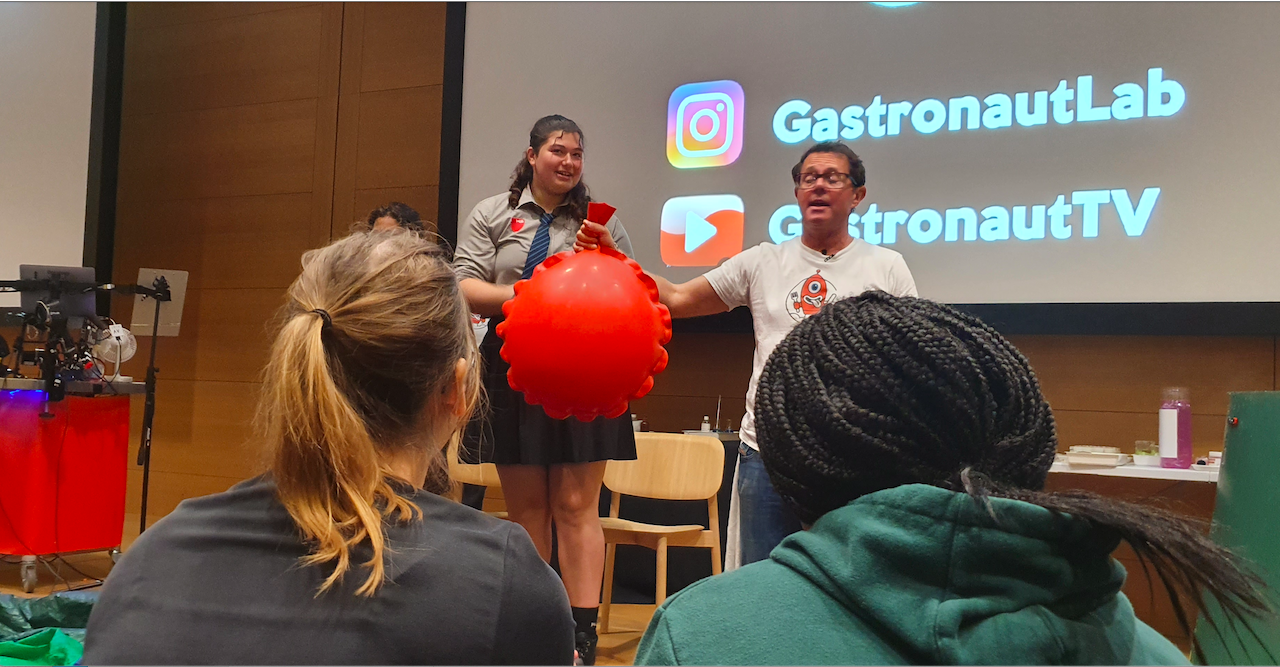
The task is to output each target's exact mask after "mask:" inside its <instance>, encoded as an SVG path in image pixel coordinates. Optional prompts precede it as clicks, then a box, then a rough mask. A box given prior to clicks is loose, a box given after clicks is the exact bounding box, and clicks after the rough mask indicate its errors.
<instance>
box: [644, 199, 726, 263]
mask: <svg viewBox="0 0 1280 667" xmlns="http://www.w3.org/2000/svg"><path fill="white" fill-rule="evenodd" d="M743 210H744V209H743V205H742V199H741V198H739V197H738V196H736V195H695V196H692V197H673V198H671V199H668V200H667V203H665V204H663V205H662V224H661V228H660V229H661V231H660V236H661V238H660V241H661V243H660V246H661V250H662V261H663V262H664V263H665V264H666V265H667V266H716V265H717V264H719V263H720V262H721V261H722V260H725V259H728V258H730V257H733V256H734V255H736V254H738V253H740V252H742V233H743V226H744V216H743Z"/></svg>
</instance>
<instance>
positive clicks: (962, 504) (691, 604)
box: [635, 484, 1187, 665]
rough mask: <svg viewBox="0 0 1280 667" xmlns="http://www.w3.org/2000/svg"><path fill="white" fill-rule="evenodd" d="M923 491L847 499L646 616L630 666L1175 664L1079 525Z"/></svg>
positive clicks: (1016, 505) (1120, 572)
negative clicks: (989, 510) (767, 551)
mask: <svg viewBox="0 0 1280 667" xmlns="http://www.w3.org/2000/svg"><path fill="white" fill-rule="evenodd" d="M991 502H992V505H993V508H994V510H995V512H996V514H997V515H998V516H999V517H1000V525H999V526H997V525H996V524H995V523H994V522H993V521H992V519H991V518H990V516H988V515H987V514H986V512H985V511H984V510H983V509H982V508H981V507H979V506H978V505H977V504H976V503H975V502H974V501H973V499H971V498H970V497H968V496H966V495H964V494H958V493H953V492H950V491H946V490H943V489H939V488H936V487H932V486H926V485H920V484H915V485H908V486H900V487H896V488H893V489H888V490H885V491H881V492H878V493H874V494H871V495H868V496H864V497H862V498H859V499H858V500H856V501H854V502H852V503H850V504H849V505H847V506H845V507H843V508H841V509H839V510H836V511H833V512H829V513H827V514H826V515H825V516H823V517H822V518H821V519H819V520H818V522H817V523H816V524H814V525H813V527H812V528H811V529H810V530H808V531H804V532H801V533H797V534H795V535H792V536H791V537H788V538H787V539H786V540H784V541H783V543H782V544H781V545H779V547H778V548H777V549H775V550H774V551H773V553H772V554H771V556H770V558H769V560H766V561H763V562H760V563H754V564H752V565H748V566H746V567H743V568H740V569H738V570H736V571H734V572H730V573H727V574H724V575H721V576H717V577H710V578H708V579H704V580H702V581H699V582H697V583H696V584H693V585H692V586H689V587H686V588H685V589H684V590H682V591H680V592H679V593H677V594H675V595H673V596H671V597H670V598H669V599H667V601H666V602H665V603H664V604H663V605H662V606H661V607H660V608H659V609H658V611H657V612H656V613H655V614H654V616H653V620H652V621H651V622H650V623H649V627H648V629H647V630H646V631H645V635H644V638H643V639H642V640H641V642H640V647H639V650H638V651H637V653H636V663H635V664H637V665H675V664H685V665H696V664H708V665H709V664H721V665H806V664H829V665H839V664H1007V665H1017V664H1021V665H1030V664H1097V665H1121V664H1149V665H1155V664H1170V665H1172V664H1178V665H1185V664H1187V660H1186V658H1185V656H1183V654H1182V653H1181V652H1180V651H1179V650H1178V649H1177V648H1176V647H1175V646H1174V645H1173V644H1172V643H1170V642H1169V641H1168V640H1167V639H1165V638H1164V637H1162V636H1160V635H1159V634H1158V633H1156V632H1155V631H1154V630H1152V629H1151V628H1150V627H1149V626H1147V625H1146V624H1145V623H1142V622H1141V621H1139V620H1138V619H1137V618H1135V617H1134V615H1133V607H1132V606H1131V605H1130V604H1129V600H1128V599H1127V598H1126V597H1125V596H1124V594H1122V593H1120V587H1121V585H1122V584H1123V583H1124V577H1125V571H1124V568H1123V567H1122V566H1121V565H1120V564H1119V563H1118V562H1116V561H1115V560H1113V559H1112V558H1111V555H1110V554H1111V552H1112V551H1113V550H1114V549H1115V547H1116V546H1117V544H1118V542H1117V540H1116V539H1105V538H1102V537H1101V536H1099V534H1098V533H1097V532H1096V531H1094V530H1092V529H1091V528H1090V526H1089V525H1088V524H1087V523H1086V522H1084V521H1082V520H1077V519H1072V518H1069V517H1061V516H1054V515H1053V514H1052V513H1051V512H1049V511H1048V510H1045V509H1043V508H1040V507H1037V506H1035V505H1031V504H1028V503H1022V502H1017V501H1010V500H1003V499H992V501H991Z"/></svg>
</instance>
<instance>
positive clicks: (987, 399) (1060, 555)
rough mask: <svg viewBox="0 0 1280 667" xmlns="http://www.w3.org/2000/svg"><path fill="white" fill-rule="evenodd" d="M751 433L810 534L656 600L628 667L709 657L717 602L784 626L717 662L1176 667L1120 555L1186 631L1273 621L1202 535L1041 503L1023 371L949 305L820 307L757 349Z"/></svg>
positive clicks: (1124, 513) (1141, 513)
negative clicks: (1262, 618) (761, 357)
mask: <svg viewBox="0 0 1280 667" xmlns="http://www.w3.org/2000/svg"><path fill="white" fill-rule="evenodd" d="M756 418H757V424H758V434H757V437H758V439H759V443H760V452H761V456H762V457H763V459H764V464H765V468H766V470H767V471H768V473H769V476H770V478H771V480H772V482H773V485H774V487H775V488H776V489H777V491H778V494H779V495H780V496H781V497H782V499H783V502H785V503H786V504H787V505H788V506H789V507H790V508H791V510H792V511H794V512H795V514H796V515H797V516H798V517H799V518H800V520H801V521H802V522H803V523H804V524H805V526H806V527H807V528H808V530H806V531H804V532H801V533H797V534H795V535H792V536H791V537H789V538H787V539H786V540H785V541H784V542H783V543H782V545H781V546H779V547H778V548H777V549H775V550H774V551H773V552H772V554H771V555H770V558H769V559H768V560H766V561H763V562H761V563H760V564H758V565H756V566H753V567H747V568H743V569H742V570H740V571H738V572H733V573H730V574H728V575H725V576H723V577H717V578H715V579H717V580H718V581H715V582H714V583H712V582H711V581H708V582H707V584H705V585H700V586H698V587H691V588H690V589H686V591H688V593H687V594H686V593H684V592H682V593H681V594H677V595H676V596H674V597H673V598H671V599H669V600H668V602H667V604H666V605H665V606H664V607H663V608H662V609H661V610H660V611H659V613H658V614H657V615H655V617H654V622H653V624H651V626H650V629H649V632H648V633H646V636H645V639H644V641H643V642H642V645H641V648H640V652H639V654H638V655H637V662H636V664H646V663H647V664H655V663H664V661H667V660H669V658H668V657H665V656H667V655H668V654H669V655H676V654H679V656H680V660H681V661H682V662H688V663H689V664H696V663H698V662H699V660H700V659H702V658H700V655H701V654H700V653H698V652H699V651H701V650H703V649H702V644H706V643H707V642H705V641H703V642H701V643H699V642H698V641H690V640H686V639H685V637H691V636H692V635H693V634H694V632H693V627H694V626H696V625H698V624H713V623H715V622H716V621H717V618H715V617H714V612H713V611H712V610H714V609H715V608H717V606H719V605H722V604H723V603H725V602H726V601H728V600H733V601H734V604H736V605H739V606H740V607H746V608H753V609H755V613H756V614H757V615H763V616H766V617H769V618H773V619H778V618H790V619H793V620H792V621H791V622H788V623H786V624H785V626H778V625H776V624H775V625H774V626H771V627H772V628H773V631H772V632H770V633H762V634H764V635H765V636H763V637H759V638H754V637H746V638H743V637H742V636H741V635H743V634H744V633H727V634H732V635H734V637H735V638H734V639H727V640H725V641H724V642H721V643H715V642H712V643H713V644H715V646H713V647H710V648H709V649H708V650H711V649H714V650H716V651H719V652H718V653H717V655H718V656H719V657H718V658H717V661H718V662H722V663H724V664H773V663H775V662H778V661H785V660H784V658H786V657H790V658H791V662H792V663H798V662H805V663H809V662H812V663H814V664H849V663H850V662H852V663H864V664H870V663H877V664H881V663H883V664H892V663H904V662H905V663H925V664H948V663H951V664H965V663H986V664H998V663H1015V662H1016V663H1018V664H1073V663H1074V664H1185V657H1184V656H1183V654H1182V653H1181V652H1180V651H1179V650H1178V649H1177V648H1176V647H1175V646H1174V645H1173V644H1172V643H1170V642H1169V641H1168V640H1167V639H1165V638H1164V637H1161V636H1160V635H1159V634H1158V633H1156V632H1155V631H1154V630H1152V629H1151V628H1150V627H1149V626H1147V625H1146V624H1144V623H1142V622H1141V621H1139V620H1138V619H1137V618H1136V617H1135V615H1134V612H1133V608H1132V606H1131V605H1130V603H1129V601H1128V599H1127V598H1126V597H1125V596H1124V594H1123V593H1121V592H1120V589H1121V586H1122V585H1123V584H1124V580H1125V571H1124V568H1123V566H1121V565H1120V564H1119V563H1118V562H1116V561H1115V560H1113V559H1112V558H1111V553H1112V551H1114V549H1115V548H1116V546H1117V545H1118V544H1119V543H1120V542H1121V541H1122V540H1123V541H1125V542H1127V543H1128V544H1129V546H1130V547H1131V548H1132V549H1133V551H1134V552H1135V553H1136V554H1137V555H1138V557H1139V558H1140V559H1143V561H1144V562H1145V566H1146V567H1148V568H1150V569H1151V570H1154V572H1155V574H1156V576H1157V578H1159V579H1160V580H1161V581H1162V583H1163V584H1164V585H1165V588H1166V590H1168V591H1169V592H1170V594H1171V600H1172V603H1173V606H1174V609H1175V614H1176V615H1177V617H1178V621H1179V623H1180V625H1181V626H1182V629H1183V630H1184V631H1186V632H1187V635H1188V636H1191V632H1190V627H1189V626H1190V623H1189V619H1195V618H1196V614H1197V613H1199V612H1201V611H1203V605H1204V602H1203V601H1204V600H1205V599H1206V596H1212V597H1213V598H1214V599H1215V601H1216V602H1217V603H1218V605H1219V607H1220V608H1222V609H1223V610H1224V612H1225V614H1226V616H1227V618H1229V619H1231V621H1232V623H1233V624H1234V623H1237V622H1239V621H1240V620H1241V619H1242V618H1244V617H1245V616H1249V615H1259V614H1263V613H1268V612H1267V605H1266V603H1265V601H1264V600H1263V597H1262V595H1261V593H1260V592H1259V586H1260V580H1259V579H1258V578H1257V577H1256V576H1254V575H1252V574H1251V573H1249V572H1248V571H1247V570H1245V569H1244V568H1243V567H1242V563H1241V561H1240V560H1239V559H1237V558H1236V557H1235V556H1234V555H1233V554H1232V553H1231V552H1230V551H1228V550H1226V549H1224V548H1222V547H1221V546H1218V545H1217V544H1215V543H1214V542H1212V541H1210V540H1209V539H1208V538H1207V537H1206V536H1205V534H1204V532H1203V527H1202V526H1199V525H1197V524H1194V523H1192V522H1191V521H1188V520H1187V519H1185V518H1183V517H1180V516H1178V515H1175V514H1173V513H1170V512H1167V511H1164V510H1158V509H1153V508H1150V507H1146V506H1140V505H1134V504H1129V503H1124V502H1119V501H1115V500H1111V499H1106V498H1102V497H1099V496H1096V495H1092V494H1088V493H1084V492H1064V493H1049V492H1045V491H1044V490H1043V489H1044V485H1045V481H1046V478H1047V475H1048V472H1049V467H1050V466H1051V465H1052V463H1053V458H1054V453H1055V451H1056V449H1057V435H1056V432H1055V428H1054V421H1053V414H1052V412H1051V411H1050V409H1049V404H1048V402H1047V401H1046V400H1045V398H1044V396H1043V394H1042V393H1041V391H1040V385H1039V382H1038V380H1037V379H1036V375H1035V373H1034V372H1033V371H1032V369H1031V366H1030V364H1028V362H1027V360H1026V358H1025V357H1023V356H1022V354H1021V353H1020V352H1018V350H1017V349H1016V348H1014V346H1013V345H1012V344H1011V343H1009V341H1008V340H1006V339H1005V338H1004V337H1002V336H1001V335H1000V334H999V333H997V332H996V331H995V330H994V329H992V328H991V327H989V326H987V325H986V324H984V323H983V322H981V321H980V320H978V319H977V318H974V317H972V316H969V315H966V314H964V313H961V312H959V311H957V310H955V309H952V308H950V307H947V306H943V305H940V304H936V303H933V302H930V301H926V300H923V299H917V298H911V297H894V296H890V295H888V294H885V293H883V292H867V293H865V294H863V295H861V296H857V297H853V298H849V299H845V300H842V301H838V302H836V303H834V304H831V305H829V306H827V307H825V308H823V309H822V310H821V311H820V312H819V313H817V314H816V315H814V316H812V317H810V318H808V319H807V320H805V321H804V322H801V323H800V324H799V325H797V326H796V327H795V329H793V330H792V331H791V332H790V334H788V335H787V337H786V338H785V339H784V340H783V341H782V342H781V343H779V344H778V346H777V347H776V348H775V350H774V351H773V353H772V355H770V357H769V360H768V362H767V363H766V365H765V369H764V373H763V374H762V375H761V378H760V383H759V388H758V392H757V395H756ZM1188 603H1189V604H1190V607H1191V608H1190V609H1188V608H1186V605H1187V604H1188ZM708 614H712V616H711V617H709V616H708ZM1209 622H1210V623H1213V621H1212V620H1210V621H1209ZM686 626H688V627H686ZM1236 627H1238V626H1236ZM686 633H688V634H686ZM748 634H749V633H748ZM778 646H782V647H784V648H783V649H781V650H780V649H779V648H777V647H778ZM1194 648H1195V651H1196V653H1197V655H1198V656H1200V658H1201V661H1202V662H1203V656H1202V654H1201V652H1200V649H1199V647H1198V646H1195V647H1194ZM787 649H791V650H794V651H796V652H797V653H796V654H795V655H789V654H788V653H787V652H786V651H787ZM705 657H706V658H709V657H710V656H705ZM1258 657H1259V656H1254V659H1257V658H1258ZM1266 657H1267V658H1270V659H1271V660H1274V658H1273V657H1271V656H1270V655H1269V654H1268V656H1266Z"/></svg>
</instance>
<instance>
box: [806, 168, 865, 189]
mask: <svg viewBox="0 0 1280 667" xmlns="http://www.w3.org/2000/svg"><path fill="white" fill-rule="evenodd" d="M818 181H822V184H823V185H825V186H827V188H828V189H831V190H841V189H843V188H846V187H848V186H850V185H852V184H853V177H852V176H850V175H849V174H842V173H840V172H838V171H829V172H827V173H825V174H814V173H809V172H806V173H803V174H800V178H799V180H797V181H796V185H799V186H800V189H801V190H812V189H813V188H815V187H817V186H818Z"/></svg>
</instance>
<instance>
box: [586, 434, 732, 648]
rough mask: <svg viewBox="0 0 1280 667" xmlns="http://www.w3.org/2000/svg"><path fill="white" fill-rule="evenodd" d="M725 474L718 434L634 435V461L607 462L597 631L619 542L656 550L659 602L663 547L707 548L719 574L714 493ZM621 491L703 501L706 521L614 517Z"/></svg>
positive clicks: (603, 622) (605, 627)
mask: <svg viewBox="0 0 1280 667" xmlns="http://www.w3.org/2000/svg"><path fill="white" fill-rule="evenodd" d="M723 475H724V445H722V444H721V443H720V441H719V440H718V439H716V438H710V437H707V436H703V435H678V434H674V433H637V434H636V460H634V461H609V463H608V465H607V467H606V468H605V472H604V485H605V486H606V487H607V488H608V489H609V491H610V492H611V494H612V496H611V498H610V501H609V516H608V517H604V518H601V519H600V522H601V524H603V526H604V539H605V545H606V546H605V561H604V563H605V564H604V591H603V592H604V596H603V598H604V599H603V601H602V602H601V605H600V632H602V633H604V632H608V631H609V606H610V603H611V601H612V598H613V560H614V555H615V554H616V552H617V549H618V546H617V545H619V544H637V545H640V546H644V547H648V548H650V549H653V550H654V551H656V552H657V554H658V568H657V577H656V578H657V586H656V587H655V588H656V590H655V592H654V597H655V599H656V600H657V603H658V604H662V602H663V600H666V599H667V547H702V548H706V549H710V550H711V573H712V574H713V575H714V574H720V570H721V566H722V563H721V560H720V513H719V511H718V510H717V509H716V493H717V492H719V490H720V483H721V478H722V477H723ZM623 495H628V496H637V497H640V498H654V499H658V500H705V501H707V525H708V526H710V528H703V527H702V526H699V525H689V526H659V525H654V524H648V523H640V522H638V521H627V520H626V519H620V518H618V503H619V501H620V500H621V499H622V496H623Z"/></svg>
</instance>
